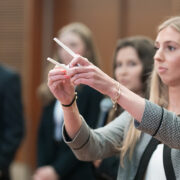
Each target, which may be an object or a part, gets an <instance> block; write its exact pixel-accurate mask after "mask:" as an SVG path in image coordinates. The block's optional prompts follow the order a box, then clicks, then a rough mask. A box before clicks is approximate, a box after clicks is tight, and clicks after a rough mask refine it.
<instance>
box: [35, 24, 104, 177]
mask: <svg viewBox="0 0 180 180" xmlns="http://www.w3.org/2000/svg"><path fill="white" fill-rule="evenodd" d="M57 38H59V40H60V41H62V42H63V43H64V44H65V45H67V46H68V47H69V48H70V49H72V50H73V51H74V52H75V53H76V54H80V55H82V56H84V57H87V58H88V59H89V60H91V62H92V63H94V64H95V65H98V64H99V59H98V54H97V52H96V51H97V50H96V48H95V44H94V41H93V38H92V34H91V32H90V30H89V29H88V28H87V27H86V26H85V25H84V24H81V23H71V24H68V25H67V26H65V27H63V28H62V29H61V30H60V31H59V32H58V34H57ZM54 59H56V60H58V61H59V62H61V63H64V64H68V63H69V62H70V61H71V59H72V57H71V56H70V55H69V54H68V53H67V52H66V51H65V50H64V49H62V48H61V47H59V46H58V47H57V51H56V53H55V56H54ZM48 66H49V67H48V70H47V72H48V71H49V69H50V68H53V67H54V65H52V64H51V63H49V64H48ZM46 81H47V74H46ZM46 81H45V82H43V83H42V84H41V86H40V88H39V95H40V97H41V99H42V101H43V104H44V108H43V112H42V118H41V121H40V124H39V131H38V153H37V164H38V168H37V169H36V171H35V174H34V176H33V179H34V180H44V179H46V180H58V179H61V180H84V179H86V180H93V179H94V173H93V164H92V163H90V162H82V161H79V160H77V158H76V157H75V156H74V154H73V152H72V151H71V150H70V149H69V147H68V146H67V145H66V144H65V143H64V141H63V139H62V132H61V131H62V125H63V112H62V109H61V104H60V103H59V102H58V101H57V100H55V98H54V97H53V96H52V94H51V93H50V91H49V89H48V87H47V82H46ZM76 92H77V94H78V99H77V104H78V108H79V111H80V113H81V114H82V115H83V116H84V117H85V119H86V121H87V123H88V124H89V125H90V127H91V128H95V127H96V124H97V119H98V114H99V103H100V101H101V99H102V97H103V95H101V94H100V93H99V92H97V91H95V90H94V89H92V88H90V87H88V86H85V85H80V86H78V87H76Z"/></svg>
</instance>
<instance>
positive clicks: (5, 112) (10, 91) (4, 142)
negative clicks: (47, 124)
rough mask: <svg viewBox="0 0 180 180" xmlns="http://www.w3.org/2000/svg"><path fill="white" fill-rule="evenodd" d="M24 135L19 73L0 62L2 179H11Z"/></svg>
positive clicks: (0, 179) (0, 157)
mask: <svg viewBox="0 0 180 180" xmlns="http://www.w3.org/2000/svg"><path fill="white" fill-rule="evenodd" d="M23 135H24V116H23V107H22V100H21V84H20V77H19V75H18V74H17V73H16V72H14V71H13V70H11V69H9V68H6V67H5V66H3V65H1V64H0V180H9V179H10V174H9V166H10V164H11V162H12V161H13V158H14V156H15V153H16V150H17V149H18V147H19V145H20V142H21V140H22V138H23Z"/></svg>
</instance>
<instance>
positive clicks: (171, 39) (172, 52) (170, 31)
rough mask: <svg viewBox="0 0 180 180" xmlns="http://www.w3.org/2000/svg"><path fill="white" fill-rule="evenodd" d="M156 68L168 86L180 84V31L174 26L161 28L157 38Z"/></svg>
mask: <svg viewBox="0 0 180 180" xmlns="http://www.w3.org/2000/svg"><path fill="white" fill-rule="evenodd" d="M155 47H156V49H157V51H156V54H155V56H154V60H155V69H156V72H157V73H158V75H159V76H160V78H161V80H162V81H163V82H164V83H165V84H166V85H168V86H174V85H180V33H179V32H178V31H176V30H175V29H174V28H173V27H170V26H169V27H166V28H164V29H163V30H161V31H160V32H159V34H158V36H157V38H156V41H155Z"/></svg>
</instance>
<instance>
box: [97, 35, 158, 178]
mask: <svg viewBox="0 0 180 180" xmlns="http://www.w3.org/2000/svg"><path fill="white" fill-rule="evenodd" d="M154 53H155V50H154V45H153V41H152V40H151V39H149V38H147V37H145V36H134V37H130V38H124V39H120V40H119V41H118V42H117V45H116V48H115V52H114V58H113V72H114V78H115V79H116V80H117V81H119V82H120V83H121V84H123V85H124V86H126V87H127V88H128V89H130V90H131V91H133V92H135V93H137V94H139V95H141V96H143V97H146V98H148V94H149V92H148V82H147V80H148V77H149V75H150V73H151V71H152V67H153V56H154ZM112 107H113V104H112V101H111V99H109V98H104V99H103V100H102V101H101V103H100V109H101V111H100V117H99V121H98V127H102V126H104V125H106V124H108V123H109V122H111V121H112V120H114V119H115V118H116V117H117V116H119V115H120V113H122V112H123V109H122V108H121V107H120V106H119V105H118V106H117V110H115V109H114V108H112ZM131 138H132V137H131ZM128 141H129V143H131V144H132V146H133V144H134V142H133V141H132V140H130V139H128ZM126 143H127V142H126ZM123 149H124V150H125V149H126V146H123ZM94 165H95V167H96V175H97V179H98V180H113V179H116V178H117V171H118V166H119V156H114V157H111V158H106V159H104V160H97V161H95V162H94Z"/></svg>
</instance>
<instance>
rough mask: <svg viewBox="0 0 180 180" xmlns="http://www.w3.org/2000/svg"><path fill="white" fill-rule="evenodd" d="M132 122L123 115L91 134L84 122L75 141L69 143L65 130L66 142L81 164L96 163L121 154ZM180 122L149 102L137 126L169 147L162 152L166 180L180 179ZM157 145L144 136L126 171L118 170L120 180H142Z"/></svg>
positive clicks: (137, 145) (123, 169)
mask: <svg viewBox="0 0 180 180" xmlns="http://www.w3.org/2000/svg"><path fill="white" fill-rule="evenodd" d="M131 120H132V117H131V116H130V114H128V113H127V112H123V113H122V114H121V115H120V116H119V117H117V118H116V119H115V120H113V121H112V122H111V123H109V124H108V125H107V126H105V127H103V128H99V129H96V130H91V129H90V128H89V127H88V126H87V124H86V123H85V121H83V123H82V127H81V128H80V130H79V132H78V134H77V136H76V137H75V138H74V139H73V140H69V138H68V137H67V133H66V131H65V128H63V135H64V140H65V142H66V143H67V144H68V145H69V146H70V147H71V149H72V150H73V152H74V153H75V155H76V156H77V157H78V159H80V160H83V161H94V160H96V159H102V158H106V157H110V156H112V155H115V154H117V153H120V151H119V150H118V149H119V147H121V145H122V142H123V139H124V137H125V135H126V133H127V130H128V127H129V123H130V121H131ZM179 122H180V117H178V116H176V115H175V114H174V113H171V112H168V111H167V110H165V109H164V110H162V108H161V107H159V106H157V105H155V104H153V103H151V102H150V101H146V106H145V111H144V114H143V118H142V122H141V123H140V124H138V128H140V129H141V130H144V131H147V132H148V133H150V134H152V135H155V136H154V137H155V138H157V139H158V140H159V141H160V142H162V143H166V144H167V145H168V146H169V147H168V146H166V145H165V144H164V149H163V163H164V169H165V175H166V178H167V180H174V179H178V180H179V179H180V171H179V169H180V163H179V162H180V150H179V139H180V138H179V137H178V135H179V134H180V131H179V130H178V129H179ZM176 143H177V144H176ZM156 145H157V143H156V144H155V143H154V142H153V141H152V136H151V135H149V134H147V133H142V134H141V137H140V140H139V141H138V142H137V144H136V146H135V149H134V152H133V155H132V159H131V160H130V159H129V157H128V154H126V155H125V157H124V167H121V166H119V169H118V177H117V179H118V180H121V179H126V180H134V179H135V180H136V179H137V180H141V179H143V177H144V173H145V170H146V167H147V164H148V160H149V159H147V156H148V158H150V157H151V155H152V152H153V151H154V150H155V147H156ZM175 148H178V149H175ZM146 155H147V156H146ZM144 162H145V163H144ZM143 164H145V166H143ZM144 167H145V168H144Z"/></svg>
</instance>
